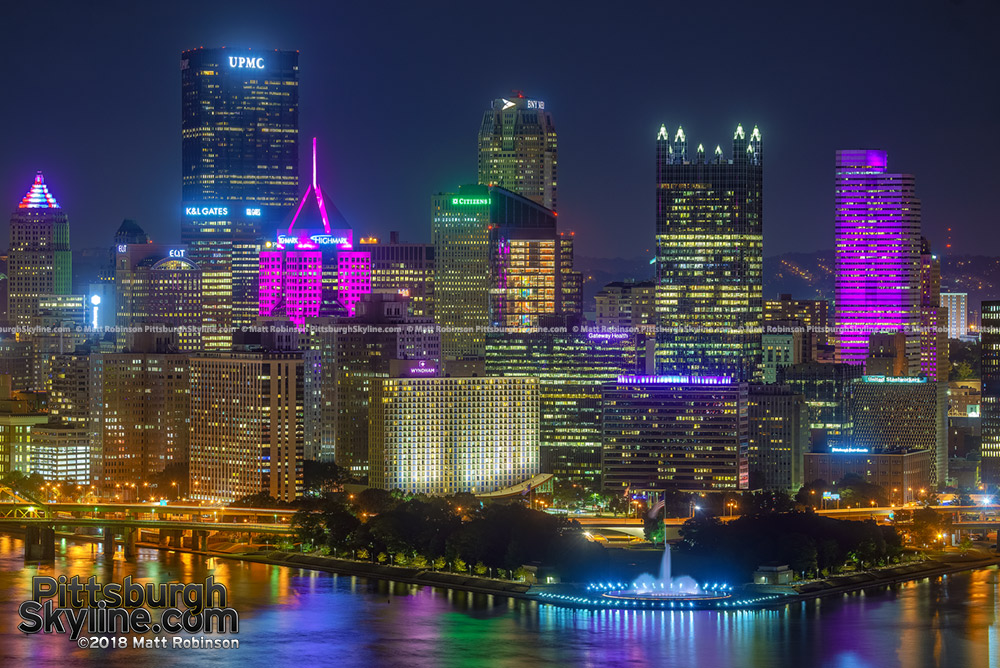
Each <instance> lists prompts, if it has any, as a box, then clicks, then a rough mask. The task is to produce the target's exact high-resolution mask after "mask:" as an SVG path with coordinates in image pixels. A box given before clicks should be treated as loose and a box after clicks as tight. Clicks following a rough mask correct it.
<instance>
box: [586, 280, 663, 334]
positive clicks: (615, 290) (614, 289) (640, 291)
mask: <svg viewBox="0 0 1000 668" xmlns="http://www.w3.org/2000/svg"><path fill="white" fill-rule="evenodd" d="M594 301H595V302H596V304H597V326H598V327H599V328H601V329H635V328H644V327H648V328H650V330H652V329H653V328H654V327H655V325H656V283H655V282H653V281H641V282H635V281H624V282H622V281H616V282H614V283H608V284H607V285H605V286H604V287H603V288H601V291H600V292H598V293H597V295H596V296H595V297H594Z"/></svg>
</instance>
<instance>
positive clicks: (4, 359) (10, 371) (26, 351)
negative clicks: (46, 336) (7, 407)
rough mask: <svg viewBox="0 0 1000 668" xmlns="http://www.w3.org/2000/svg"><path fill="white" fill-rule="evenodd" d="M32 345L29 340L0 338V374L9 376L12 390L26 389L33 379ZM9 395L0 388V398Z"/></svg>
mask: <svg viewBox="0 0 1000 668" xmlns="http://www.w3.org/2000/svg"><path fill="white" fill-rule="evenodd" d="M33 356H34V346H33V345H32V342H31V341H27V340H20V341H19V340H17V339H15V338H13V337H5V338H0V376H9V377H10V385H11V387H12V388H13V389H14V390H27V389H28V388H30V387H31V386H32V384H33V381H34V368H35V367H34V364H33V363H32V358H33ZM7 396H9V393H8V394H6V395H5V394H3V393H2V389H0V400H3V399H5V398H7Z"/></svg>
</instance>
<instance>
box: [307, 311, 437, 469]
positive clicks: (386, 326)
mask: <svg viewBox="0 0 1000 668" xmlns="http://www.w3.org/2000/svg"><path fill="white" fill-rule="evenodd" d="M406 302H407V300H406V298H405V297H403V296H402V295H398V294H395V295H394V294H370V295H364V296H363V297H362V298H361V300H360V301H358V302H357V304H356V309H357V310H356V312H355V314H354V317H353V318H319V319H315V320H309V321H308V322H307V329H309V330H310V331H309V344H308V345H309V347H310V348H311V349H312V350H314V351H318V353H319V360H320V369H321V379H320V384H321V390H320V393H319V394H320V397H321V399H320V401H321V407H320V413H321V434H320V439H321V440H320V447H319V454H320V458H321V459H324V460H329V461H335V462H336V463H337V464H338V465H339V466H342V467H344V468H347V469H349V470H350V471H351V474H352V475H354V476H356V477H358V478H364V477H365V476H366V475H367V474H368V471H369V469H368V465H369V462H368V452H369V440H368V439H369V430H368V423H369V410H370V402H371V393H372V390H373V387H374V385H375V384H377V383H378V379H380V378H386V377H388V376H389V374H390V365H391V364H392V361H393V360H420V361H424V362H428V363H431V364H432V365H433V366H434V367H435V368H437V366H438V362H439V361H440V358H441V335H440V333H439V332H437V331H436V330H435V328H434V327H433V324H434V323H433V321H432V320H431V319H430V318H416V317H413V316H410V315H408V313H407V311H408V310H407V303H406ZM365 326H367V327H368V328H367V329H366V328H365Z"/></svg>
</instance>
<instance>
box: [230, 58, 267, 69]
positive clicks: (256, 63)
mask: <svg viewBox="0 0 1000 668" xmlns="http://www.w3.org/2000/svg"><path fill="white" fill-rule="evenodd" d="M229 66H230V67H232V68H234V69H238V70H262V69H264V59H263V58H246V57H244V56H229Z"/></svg>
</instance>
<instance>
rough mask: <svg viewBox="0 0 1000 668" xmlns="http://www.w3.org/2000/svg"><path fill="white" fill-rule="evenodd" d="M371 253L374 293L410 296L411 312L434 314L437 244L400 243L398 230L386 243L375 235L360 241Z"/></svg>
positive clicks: (421, 315) (422, 314)
mask: <svg viewBox="0 0 1000 668" xmlns="http://www.w3.org/2000/svg"><path fill="white" fill-rule="evenodd" d="M360 244H361V246H360V247H361V248H362V249H364V250H365V251H367V252H368V253H369V254H371V261H372V276H371V283H372V292H373V293H379V294H399V295H402V296H404V297H406V298H407V300H408V301H407V308H408V309H409V312H410V315H412V316H416V317H428V318H433V317H434V246H433V245H431V244H410V243H400V241H399V232H390V233H389V242H388V243H385V242H382V241H380V240H379V239H375V238H372V237H368V238H363V239H361V240H360Z"/></svg>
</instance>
